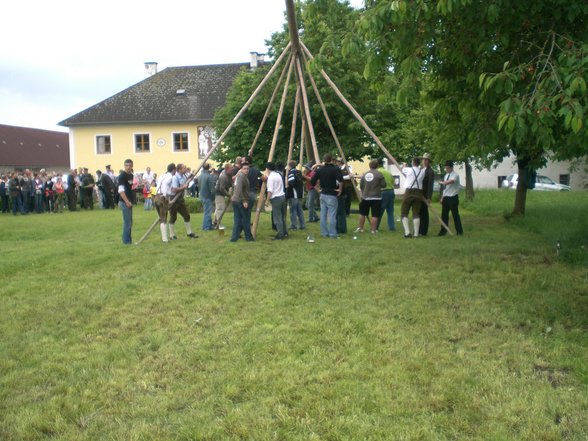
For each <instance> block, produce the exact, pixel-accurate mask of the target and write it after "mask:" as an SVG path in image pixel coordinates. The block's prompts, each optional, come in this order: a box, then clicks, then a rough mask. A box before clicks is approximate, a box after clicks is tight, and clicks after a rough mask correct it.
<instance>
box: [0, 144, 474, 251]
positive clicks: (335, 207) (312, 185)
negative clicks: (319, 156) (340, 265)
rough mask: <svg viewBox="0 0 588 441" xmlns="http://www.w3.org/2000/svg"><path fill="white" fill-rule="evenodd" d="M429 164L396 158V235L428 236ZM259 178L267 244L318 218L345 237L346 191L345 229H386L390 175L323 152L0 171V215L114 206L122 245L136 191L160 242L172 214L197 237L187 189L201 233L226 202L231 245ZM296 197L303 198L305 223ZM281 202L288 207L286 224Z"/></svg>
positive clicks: (170, 229)
mask: <svg viewBox="0 0 588 441" xmlns="http://www.w3.org/2000/svg"><path fill="white" fill-rule="evenodd" d="M430 161H431V158H430V155H428V154H425V155H423V156H422V157H419V158H414V159H413V161H412V164H411V165H410V166H407V165H406V164H403V165H402V166H400V167H399V169H400V171H401V172H402V174H403V175H404V177H405V179H404V190H405V192H404V197H403V201H402V205H401V214H400V215H401V216H400V217H401V224H402V227H403V230H404V237H405V238H413V237H419V236H426V235H427V234H428V229H429V214H428V213H429V207H430V204H431V199H432V195H433V183H434V179H435V178H434V173H433V170H432V169H431V165H430ZM445 170H446V174H445V176H444V179H443V180H441V181H439V182H440V184H441V186H442V187H441V189H442V195H441V204H442V216H441V218H442V221H443V223H444V224H445V225H447V222H448V220H449V213H451V214H452V215H453V219H454V223H455V228H456V230H457V234H463V228H462V225H461V219H460V216H459V208H458V207H459V198H458V192H459V190H460V183H459V175H457V174H456V173H455V172H454V170H453V162H451V161H447V162H446V163H445ZM357 181H359V182H357ZM264 183H265V184H266V192H267V193H266V194H265V195H264V196H265V202H266V209H267V210H268V211H269V210H271V215H272V216H271V217H272V228H273V229H274V230H275V232H276V233H275V235H274V236H273V237H272V239H273V240H284V239H286V238H288V236H289V232H291V231H293V230H305V229H306V225H307V224H308V223H313V222H320V234H321V236H323V237H325V238H333V239H337V238H339V235H341V234H345V233H347V219H348V217H349V216H350V213H351V200H352V198H353V197H354V194H355V193H356V191H357V192H358V196H359V200H360V203H359V218H358V223H357V228H355V230H354V233H356V234H357V233H363V232H364V228H366V220H367V219H368V218H369V216H370V215H371V218H369V222H368V226H369V231H370V233H371V234H377V233H378V232H379V228H380V224H381V221H382V218H383V217H384V215H386V216H387V222H386V224H385V225H386V228H387V230H389V231H395V229H396V223H395V219H394V202H395V193H394V189H395V181H394V177H393V176H392V174H391V173H390V172H389V171H388V170H387V169H386V168H385V167H384V165H383V161H382V160H375V159H374V160H371V161H370V163H369V170H368V171H367V172H365V173H363V174H362V175H361V176H358V175H356V174H354V173H353V172H352V170H351V168H350V167H349V166H348V165H346V164H345V163H344V161H343V159H342V158H333V157H332V156H331V155H330V154H326V155H325V156H324V157H323V162H322V163H320V164H317V163H315V162H314V161H310V162H308V163H306V164H304V165H302V164H297V163H296V161H290V162H289V163H288V164H285V165H284V164H279V163H274V162H267V163H266V164H265V170H264V171H263V172H262V171H261V170H259V169H258V168H257V167H255V166H254V164H253V161H252V159H251V157H249V156H246V157H243V158H241V157H238V158H236V160H235V161H234V162H231V163H227V164H224V165H223V166H222V167H220V168H217V169H215V168H212V167H211V166H210V164H208V163H205V164H203V166H202V169H201V172H200V174H199V175H198V176H197V177H194V176H193V174H192V172H191V170H190V168H188V167H187V166H186V165H185V164H177V165H176V164H173V163H172V164H169V165H168V166H167V169H166V172H165V173H164V174H163V175H162V176H161V177H160V178H158V176H157V174H155V173H152V172H151V169H150V168H149V167H147V170H146V172H145V173H142V174H135V173H134V172H133V163H132V161H131V160H127V161H125V163H124V169H123V170H120V172H119V174H118V175H115V174H114V172H113V171H112V169H111V167H110V165H107V166H106V169H105V171H104V172H101V171H100V170H97V171H96V175H95V176H94V175H92V174H91V173H89V172H88V169H87V168H80V169H78V170H76V169H72V170H70V172H69V173H68V174H59V173H51V174H48V173H47V172H46V171H45V170H43V169H42V170H40V171H39V172H38V173H34V174H33V173H32V172H31V171H30V170H28V169H27V170H24V171H22V172H13V173H9V174H8V175H2V177H1V179H0V196H1V205H2V212H3V213H9V212H12V213H13V214H14V215H17V214H19V213H20V214H23V215H24V214H28V213H31V212H35V213H43V212H48V213H60V212H62V211H63V210H64V209H65V207H67V209H68V210H70V211H76V210H78V209H85V210H92V209H93V208H94V204H95V203H97V204H99V206H100V207H101V208H104V209H113V208H114V207H115V206H116V205H118V206H119V207H120V208H121V211H123V242H124V243H131V242H132V240H131V227H132V207H133V205H136V204H137V199H138V198H137V194H141V195H142V198H143V206H144V209H145V210H151V209H153V208H155V209H156V210H157V213H158V217H159V226H160V234H161V240H162V241H163V242H169V241H172V240H177V235H176V229H175V223H176V221H177V217H178V214H179V215H180V216H181V217H182V219H183V221H184V225H185V228H186V236H187V237H188V238H190V239H195V238H197V237H198V236H197V235H196V234H195V232H194V231H193V228H192V225H191V217H190V213H189V210H188V208H187V205H186V201H185V199H184V197H185V195H186V194H191V195H192V196H193V197H198V198H199V199H200V201H201V203H202V207H203V222H202V225H201V229H202V230H203V231H209V230H215V229H217V228H219V227H220V226H221V221H222V218H223V216H224V214H225V212H226V210H227V208H228V207H229V206H231V207H232V211H233V231H232V233H231V237H230V239H229V240H230V241H232V242H235V241H237V240H239V238H241V237H242V236H243V235H244V237H245V240H247V241H253V240H254V238H253V235H252V233H251V213H252V211H253V210H254V209H255V208H256V203H257V201H258V198H259V193H260V191H261V188H262V185H263V184H264ZM357 183H358V184H359V186H358V188H356V185H357ZM303 203H305V204H306V211H307V217H306V219H305V216H304V211H303ZM287 208H289V211H290V222H289V226H288V220H287V218H286V213H287ZM411 210H412V226H413V229H412V232H411V229H410V226H411V225H410V222H409V214H410V211H411ZM317 212H318V214H317ZM446 233H447V229H446V228H445V227H442V228H441V230H440V232H439V233H438V234H439V235H440V236H443V235H445V234H446Z"/></svg>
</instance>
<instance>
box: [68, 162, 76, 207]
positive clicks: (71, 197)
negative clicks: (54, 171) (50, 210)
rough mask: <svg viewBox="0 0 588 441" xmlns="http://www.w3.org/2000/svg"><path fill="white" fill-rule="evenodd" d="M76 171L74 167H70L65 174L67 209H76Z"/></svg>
mask: <svg viewBox="0 0 588 441" xmlns="http://www.w3.org/2000/svg"><path fill="white" fill-rule="evenodd" d="M77 174H78V172H77V170H76V169H75V168H72V169H71V170H70V172H69V175H67V182H66V184H67V188H66V194H67V208H68V209H69V211H76V210H77V203H78V197H77V196H76V176H77Z"/></svg>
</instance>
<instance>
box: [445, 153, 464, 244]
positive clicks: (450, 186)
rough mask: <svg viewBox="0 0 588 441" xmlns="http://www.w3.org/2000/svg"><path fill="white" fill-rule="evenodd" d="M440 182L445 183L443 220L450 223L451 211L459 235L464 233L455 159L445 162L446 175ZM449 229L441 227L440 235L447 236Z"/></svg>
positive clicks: (446, 223)
mask: <svg viewBox="0 0 588 441" xmlns="http://www.w3.org/2000/svg"><path fill="white" fill-rule="evenodd" d="M439 184H441V185H443V193H442V195H441V206H442V210H441V220H442V221H443V222H444V223H445V225H448V223H449V212H450V211H451V215H452V216H453V223H454V224H455V231H456V232H457V234H458V236H461V235H462V234H463V228H462V226H461V218H460V216H459V196H458V193H459V190H460V185H459V175H458V174H457V173H455V171H454V170H453V161H446V162H445V177H444V178H443V180H442V181H439ZM446 234H447V230H446V229H445V228H444V227H441V231H439V236H445V235H446Z"/></svg>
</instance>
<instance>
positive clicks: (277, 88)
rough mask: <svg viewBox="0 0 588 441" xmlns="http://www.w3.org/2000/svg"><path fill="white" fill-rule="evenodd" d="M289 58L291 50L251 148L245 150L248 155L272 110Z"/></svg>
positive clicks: (250, 153)
mask: <svg viewBox="0 0 588 441" xmlns="http://www.w3.org/2000/svg"><path fill="white" fill-rule="evenodd" d="M291 60H292V52H290V56H289V58H288V61H287V62H286V64H285V65H284V68H283V69H282V73H281V74H280V78H279V79H278V82H277V83H276V87H274V91H273V92H272V96H271V98H270V100H269V103H268V105H267V108H266V109H265V113H264V115H263V118H262V120H261V124H259V128H258V129H257V133H256V134H255V139H254V140H253V143H251V148H250V149H249V151H248V152H247V154H248V155H249V156H253V151H254V149H255V146H256V144H257V141H258V140H259V136H260V135H261V132H262V131H263V128H264V127H265V123H266V121H267V117H268V116H269V113H270V111H271V110H272V107H273V105H274V100H275V99H276V95H277V94H278V90H279V89H280V85H281V84H282V81H283V80H284V75H286V71H287V70H288V68H289V67H290V61H291Z"/></svg>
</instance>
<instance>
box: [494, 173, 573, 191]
mask: <svg viewBox="0 0 588 441" xmlns="http://www.w3.org/2000/svg"><path fill="white" fill-rule="evenodd" d="M518 181H519V175H518V174H517V173H515V174H514V175H510V176H507V177H506V179H505V180H504V181H502V187H503V188H510V189H511V190H516V188H517V183H518ZM571 189H572V188H571V187H570V186H569V185H564V184H558V183H557V182H555V181H554V180H553V179H551V178H548V177H547V176H543V175H537V178H536V179H535V190H537V191H570V190H571Z"/></svg>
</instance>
